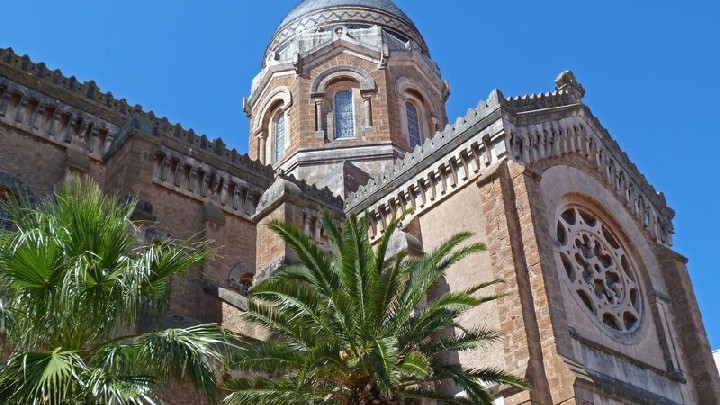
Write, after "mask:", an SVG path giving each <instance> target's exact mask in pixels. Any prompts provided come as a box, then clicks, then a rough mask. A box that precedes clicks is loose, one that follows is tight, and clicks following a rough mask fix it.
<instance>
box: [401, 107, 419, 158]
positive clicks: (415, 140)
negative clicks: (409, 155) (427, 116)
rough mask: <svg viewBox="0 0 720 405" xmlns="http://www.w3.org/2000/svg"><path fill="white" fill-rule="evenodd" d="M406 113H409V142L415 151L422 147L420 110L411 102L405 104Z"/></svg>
mask: <svg viewBox="0 0 720 405" xmlns="http://www.w3.org/2000/svg"><path fill="white" fill-rule="evenodd" d="M405 111H406V112H407V127H408V142H409V144H410V148H411V149H414V148H415V147H416V146H418V145H420V142H421V141H422V138H421V137H420V120H419V118H418V110H417V108H415V105H414V104H413V103H411V102H409V101H407V102H405Z"/></svg>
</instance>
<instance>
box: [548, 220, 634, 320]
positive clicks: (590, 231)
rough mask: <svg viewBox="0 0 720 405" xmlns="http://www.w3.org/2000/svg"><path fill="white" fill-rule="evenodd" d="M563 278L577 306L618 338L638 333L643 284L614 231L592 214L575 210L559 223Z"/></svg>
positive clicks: (558, 233) (560, 262)
mask: <svg viewBox="0 0 720 405" xmlns="http://www.w3.org/2000/svg"><path fill="white" fill-rule="evenodd" d="M557 240H558V244H559V248H558V250H557V252H556V257H557V259H559V260H558V265H559V266H560V268H561V273H563V274H565V275H566V276H567V279H566V280H567V282H568V285H569V286H570V289H571V291H572V292H573V295H574V296H575V298H576V300H577V301H578V303H579V304H580V305H581V306H582V307H583V308H585V309H586V310H587V312H589V313H590V314H591V316H592V317H593V318H594V319H595V320H597V321H598V322H599V323H601V324H603V325H604V326H606V327H609V328H611V329H613V330H614V331H617V332H623V333H631V332H634V331H635V330H637V328H638V326H639V325H640V319H641V318H640V317H641V315H642V303H641V298H640V284H639V283H638V279H637V276H636V272H635V269H634V267H633V263H632V261H631V260H630V256H629V255H628V253H627V251H626V250H625V249H624V247H623V246H622V244H621V243H620V239H619V238H618V237H617V236H616V234H615V233H614V232H613V231H612V229H611V228H610V226H609V225H608V224H606V223H604V222H603V221H602V219H600V218H599V217H598V216H596V215H593V214H591V213H590V212H589V211H587V210H585V209H582V208H578V207H570V208H567V209H566V210H565V211H563V213H562V215H560V218H559V219H558V223H557Z"/></svg>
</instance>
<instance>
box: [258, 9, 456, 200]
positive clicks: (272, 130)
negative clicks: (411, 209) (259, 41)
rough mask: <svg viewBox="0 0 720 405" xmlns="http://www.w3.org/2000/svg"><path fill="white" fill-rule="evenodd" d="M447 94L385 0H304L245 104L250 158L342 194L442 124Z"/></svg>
mask: <svg viewBox="0 0 720 405" xmlns="http://www.w3.org/2000/svg"><path fill="white" fill-rule="evenodd" d="M449 94H450V91H449V87H448V85H447V83H446V82H444V81H443V80H442V77H441V75H440V70H439V68H438V66H437V64H436V63H435V62H434V61H433V60H432V58H431V56H430V52H429V49H428V47H427V44H426V43H425V40H424V39H423V37H422V35H421V34H420V32H419V31H418V29H417V28H416V27H415V25H414V24H413V22H412V21H411V20H410V18H408V16H407V15H406V14H405V13H404V12H403V11H402V10H400V9H399V8H398V7H397V6H396V5H395V4H394V3H393V2H392V1H391V0H305V1H303V2H301V3H300V4H299V5H298V6H297V7H295V8H294V9H293V10H292V11H290V13H289V14H288V15H287V17H286V18H285V19H284V20H283V21H282V22H281V23H280V26H279V28H278V30H277V31H276V32H275V34H274V35H273V37H272V39H271V40H270V44H269V45H268V47H267V50H266V52H265V57H264V60H263V63H262V70H261V71H260V73H259V74H258V75H257V76H256V77H255V79H254V80H253V83H252V90H251V94H250V97H249V98H247V99H246V100H245V102H244V110H245V112H246V114H247V115H248V116H249V117H250V120H251V134H250V146H249V151H250V156H251V157H252V158H253V159H258V160H260V161H262V162H263V163H266V164H272V165H273V167H275V168H276V169H281V170H283V171H284V172H286V173H288V174H293V175H295V177H297V178H299V179H304V180H306V181H308V182H309V183H312V184H315V185H316V186H318V187H320V188H322V187H326V186H327V187H328V188H330V189H331V190H332V191H333V192H334V193H335V194H336V195H339V196H343V197H344V196H345V195H346V194H347V193H349V192H354V191H356V190H357V189H358V187H360V186H363V185H365V184H366V183H367V181H368V180H369V179H370V178H373V177H375V176H376V175H377V174H378V173H380V172H382V171H384V170H385V169H386V168H387V167H388V166H389V165H390V164H391V163H392V161H393V160H395V159H398V158H402V157H403V156H404V155H405V154H406V153H407V152H411V151H413V150H414V148H416V147H417V146H419V145H421V144H422V143H423V142H424V141H425V140H426V139H429V138H430V137H431V136H432V134H434V133H435V132H436V131H437V130H439V129H442V128H444V127H445V125H446V124H447V116H446V112H445V102H446V100H447V98H448V97H449Z"/></svg>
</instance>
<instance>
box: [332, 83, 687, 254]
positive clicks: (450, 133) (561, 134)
mask: <svg viewBox="0 0 720 405" xmlns="http://www.w3.org/2000/svg"><path fill="white" fill-rule="evenodd" d="M556 87H557V89H556V91H555V92H552V93H546V94H540V95H531V96H523V97H514V98H508V99H505V98H504V97H503V95H502V93H501V92H500V91H497V90H495V91H493V92H492V93H491V95H490V98H489V99H488V100H486V101H483V102H481V103H480V105H479V106H478V108H477V109H471V110H469V111H468V114H467V115H466V116H465V117H461V118H458V120H457V121H456V122H455V125H453V126H450V125H448V126H447V127H446V128H445V130H444V131H442V132H438V133H436V134H435V136H433V137H432V138H430V139H428V140H426V141H425V142H424V143H423V144H422V145H419V146H418V147H416V148H415V150H414V151H413V152H412V153H408V154H407V155H406V156H405V157H404V158H403V159H401V160H399V161H397V162H395V164H394V165H393V166H392V167H391V168H390V169H389V170H388V171H387V172H385V173H381V174H380V175H379V176H377V177H376V178H375V179H372V180H370V182H369V183H368V185H367V186H365V187H362V188H360V190H358V192H357V193H354V194H350V195H349V196H348V198H347V199H346V201H345V210H346V211H351V210H352V211H367V212H368V214H369V215H370V217H371V218H372V221H373V225H374V227H373V235H374V236H377V234H378V233H380V232H382V231H383V229H384V224H386V223H387V221H388V220H389V218H390V217H392V215H393V214H399V213H400V211H402V210H404V209H406V208H407V207H413V208H415V215H417V214H419V213H421V212H422V211H424V210H425V209H427V207H429V206H432V205H434V204H435V203H437V202H438V201H439V200H442V199H444V198H445V197H446V196H447V195H449V194H451V193H452V191H453V190H455V189H458V188H460V187H462V186H463V185H464V184H465V183H467V182H468V181H472V180H474V179H477V178H478V177H480V176H481V175H482V174H483V170H484V169H486V168H488V167H489V166H491V165H493V164H494V163H496V162H499V161H502V160H505V159H507V160H514V161H517V162H519V163H522V164H525V165H531V164H534V163H537V162H541V161H543V160H546V159H550V158H557V157H561V156H564V155H569V154H574V155H580V156H583V157H584V158H586V159H588V161H589V162H590V163H591V165H592V167H594V168H595V169H596V170H598V171H599V172H600V174H601V176H602V177H603V178H604V179H605V180H606V182H607V184H608V186H609V187H610V188H611V189H612V190H613V191H614V192H615V194H616V196H617V197H618V199H619V200H620V201H622V202H623V203H624V204H625V205H626V206H627V208H628V210H629V212H630V213H631V214H632V215H633V216H634V217H635V219H636V220H637V221H638V223H640V224H641V225H642V226H643V227H644V228H646V229H647V230H648V231H649V233H650V234H651V235H652V237H653V238H654V239H655V240H656V241H657V242H658V243H660V244H663V245H666V246H670V245H671V244H672V233H673V226H672V218H673V216H674V211H673V210H672V209H670V208H668V207H667V204H666V202H665V198H664V196H663V195H662V193H658V192H656V191H655V189H654V188H653V187H652V186H651V185H650V184H649V183H648V181H647V179H646V178H645V177H644V176H643V175H642V174H641V173H640V172H639V171H638V169H637V167H636V166H635V165H634V164H632V163H631V162H630V160H629V158H628V157H627V155H626V154H625V153H624V152H622V151H621V150H620V147H619V146H618V144H617V143H616V142H615V141H614V140H613V139H612V137H611V136H610V134H609V133H608V132H607V130H605V128H603V127H602V125H600V123H599V121H598V120H597V118H595V117H594V116H593V115H592V114H591V113H590V111H589V109H588V108H587V107H586V106H585V105H584V104H583V103H582V97H583V96H584V95H585V90H584V89H583V87H582V86H581V85H580V84H579V83H578V82H577V80H576V79H575V76H574V75H573V74H572V72H563V73H561V74H560V75H559V76H558V78H557V80H556ZM548 113H558V114H559V115H554V116H553V117H552V118H549V116H548V115H547V114H548Z"/></svg>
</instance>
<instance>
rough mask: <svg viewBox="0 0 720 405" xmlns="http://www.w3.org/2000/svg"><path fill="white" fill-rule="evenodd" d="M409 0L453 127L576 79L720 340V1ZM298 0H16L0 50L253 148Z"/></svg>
mask: <svg viewBox="0 0 720 405" xmlns="http://www.w3.org/2000/svg"><path fill="white" fill-rule="evenodd" d="M396 2H397V3H398V5H399V6H400V7H401V8H403V9H404V10H405V11H406V12H407V13H408V14H409V15H410V16H411V17H412V18H413V19H414V21H415V22H416V24H417V26H418V27H419V28H420V30H421V32H422V33H423V34H424V36H425V39H426V40H427V42H428V44H429V46H430V49H431V52H432V54H433V57H434V59H435V60H436V61H437V62H438V64H439V65H440V67H441V69H442V71H443V75H444V77H445V78H446V79H447V80H449V81H450V83H451V88H452V96H451V98H450V100H449V102H448V115H449V116H450V117H451V120H452V119H453V118H454V117H455V116H458V115H462V114H464V113H465V111H466V110H467V108H468V107H471V106H475V105H476V104H477V102H478V100H480V99H484V98H486V96H487V95H488V93H489V92H490V91H491V90H492V89H493V88H499V89H501V90H502V91H503V92H504V93H505V94H506V95H508V96H509V95H521V94H526V93H533V92H541V91H550V90H553V87H554V84H553V80H554V78H555V76H556V75H557V74H558V73H559V72H561V71H563V70H566V69H572V70H573V71H574V72H575V74H576V75H577V77H578V80H579V81H580V82H581V83H582V84H583V85H584V86H585V88H586V90H587V96H586V98H585V102H586V103H587V104H588V105H589V106H590V108H591V109H592V111H593V113H594V114H595V115H596V116H598V117H599V118H600V120H601V122H602V123H603V125H604V126H605V127H606V128H608V130H609V131H610V133H611V134H612V135H613V136H614V137H615V139H616V140H617V141H618V142H619V143H620V145H621V147H622V148H623V149H624V150H625V151H626V152H627V153H628V154H629V156H630V158H631V159H632V160H633V161H634V162H635V163H636V164H637V166H638V168H639V169H640V170H641V171H642V172H643V173H645V175H646V176H647V178H648V180H649V181H650V182H651V183H652V184H654V185H655V186H656V188H657V189H658V190H662V191H663V192H665V194H666V196H667V200H668V203H669V205H670V206H672V207H673V208H675V209H676V210H677V217H676V219H675V228H676V236H675V248H676V250H677V251H679V252H680V253H682V254H683V255H685V256H687V257H688V258H689V259H690V263H689V269H690V273H691V276H692V279H693V281H694V283H695V287H696V292H697V296H698V299H699V302H700V305H701V309H702V311H703V316H704V319H705V324H706V328H707V330H708V333H709V336H710V340H711V344H712V346H713V348H715V349H720V313H718V309H719V308H720V293H718V292H717V290H718V287H720V273H719V272H718V271H717V269H718V264H717V262H718V259H717V257H716V256H714V254H715V253H717V251H718V250H720V249H719V248H718V236H717V231H718V230H720V214H718V213H717V212H716V211H715V210H716V209H717V207H718V201H719V200H720V192H719V191H718V189H719V188H720V181H718V179H717V173H718V170H717V164H718V160H720V159H719V158H718V156H720V155H718V150H720V133H719V131H718V127H717V125H716V123H715V122H714V119H715V118H716V117H717V115H718V111H719V110H720V109H719V107H720V102H719V101H718V100H720V98H718V94H720V62H719V58H720V45H719V43H720V41H719V39H720V24H718V18H720V2H717V1H710V0H705V1H697V0H685V1H682V2H679V1H665V0H657V1H646V0H635V1H627V0H625V1H616V0H608V1H593V2H589V1H582V2H581V1H525V0H518V1H512V2H510V1H481V0H480V1H479V0H450V1H444V2H435V1H430V0H414V1H413V0H396ZM295 3H296V0H266V1H264V2H255V1H247V0H235V1H231V0H216V1H212V2H199V1H188V0H174V1H169V0H166V1H160V0H153V1H150V0H124V1H90V0H83V1H81V0H65V1H62V2H58V1H47V0H36V1H13V2H10V1H6V2H4V4H3V5H2V6H1V7H2V14H3V16H2V17H1V20H2V22H1V23H0V46H2V47H13V48H14V49H15V50H16V52H18V53H22V54H25V53H27V54H29V55H30V56H31V57H32V59H33V60H35V61H42V62H45V63H46V64H47V65H48V67H49V68H51V69H56V68H59V69H61V70H62V71H63V72H64V73H65V74H66V75H74V76H76V77H77V78H78V79H79V80H81V81H82V80H95V81H96V82H97V83H98V85H99V86H100V88H101V89H103V90H106V91H112V92H113V94H114V95H115V96H116V97H121V98H127V99H128V101H130V102H131V103H133V104H135V103H137V104H141V105H142V106H143V107H144V108H145V109H146V110H154V111H155V112H156V114H158V115H162V116H167V117H168V118H169V119H170V120H171V121H173V122H180V123H182V124H183V126H185V127H187V128H194V129H195V130H196V132H199V133H205V134H207V135H208V136H211V137H217V136H221V137H223V139H224V140H225V141H226V143H228V144H229V145H231V146H234V147H236V148H238V150H241V151H245V150H246V149H247V146H246V145H247V134H248V122H247V119H246V118H245V116H244V115H243V113H242V111H241V105H242V98H243V97H246V96H247V95H248V93H249V88H250V81H251V79H252V77H253V76H254V75H255V74H256V73H257V72H258V71H259V68H260V61H261V58H262V53H263V51H264V48H265V46H266V44H267V42H268V40H269V39H270V37H271V35H272V33H273V31H274V30H275V28H276V25H277V23H278V22H279V21H280V20H281V19H282V17H283V16H284V14H285V13H286V12H287V11H289V10H290V9H291V8H292V7H293V6H294V5H295ZM713 252H715V253H713Z"/></svg>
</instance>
